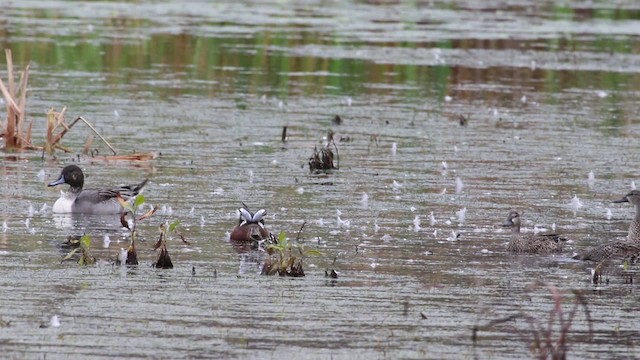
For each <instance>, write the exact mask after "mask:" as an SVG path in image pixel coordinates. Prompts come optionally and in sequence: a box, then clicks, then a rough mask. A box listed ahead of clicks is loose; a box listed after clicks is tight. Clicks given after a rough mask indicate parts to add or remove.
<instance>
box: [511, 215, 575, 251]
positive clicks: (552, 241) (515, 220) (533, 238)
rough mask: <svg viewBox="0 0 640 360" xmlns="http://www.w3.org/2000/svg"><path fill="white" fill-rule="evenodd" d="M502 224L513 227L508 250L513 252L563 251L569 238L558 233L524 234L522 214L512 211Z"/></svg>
mask: <svg viewBox="0 0 640 360" xmlns="http://www.w3.org/2000/svg"><path fill="white" fill-rule="evenodd" d="M502 226H505V227H510V228H511V240H509V245H508V246H507V251H510V252H513V253H529V254H549V253H557V252H560V251H562V248H563V247H564V242H565V241H567V239H565V238H563V237H561V236H560V235H558V234H538V235H536V234H523V233H521V232H520V214H518V212H517V211H511V212H510V213H509V216H508V217H507V221H505V222H504V224H502Z"/></svg>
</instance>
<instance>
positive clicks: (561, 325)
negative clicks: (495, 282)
mask: <svg viewBox="0 0 640 360" xmlns="http://www.w3.org/2000/svg"><path fill="white" fill-rule="evenodd" d="M540 288H546V289H547V290H548V291H549V293H550V295H551V298H552V300H553V309H552V310H551V311H549V314H548V318H547V320H546V322H545V321H543V320H541V318H540V317H536V316H532V315H530V314H528V313H526V312H525V311H519V312H517V313H516V314H514V315H511V316H507V317H505V318H500V319H495V320H491V321H489V322H488V323H487V324H486V325H483V326H474V328H473V330H472V340H473V344H474V345H475V344H476V343H477V341H478V333H479V332H480V331H485V330H490V329H493V328H494V327H496V326H497V325H501V324H504V323H508V322H511V321H513V320H517V319H522V320H524V321H526V322H527V323H528V329H527V330H521V329H515V330H512V331H515V333H518V334H519V335H521V336H522V337H523V338H524V339H525V340H526V341H531V340H533V343H532V346H531V348H532V351H533V352H534V353H535V355H536V357H537V358H538V359H554V360H556V359H565V358H566V356H567V352H568V347H567V337H568V335H569V330H570V329H571V325H572V324H573V320H574V319H575V317H576V314H577V312H578V310H579V309H580V308H582V309H583V311H584V314H585V318H586V320H587V324H588V327H589V337H590V338H591V337H592V336H593V320H592V319H591V312H590V311H589V307H588V306H587V302H586V300H585V298H584V296H583V295H582V293H580V292H579V291H576V290H573V291H572V294H573V303H572V305H571V308H570V310H569V311H565V310H564V307H563V302H564V301H565V297H564V294H563V292H562V291H561V290H560V289H558V288H557V287H555V286H553V285H551V284H547V283H544V282H542V281H538V282H536V283H534V284H533V285H531V286H530V287H529V290H530V291H534V290H538V289H540ZM554 327H555V328H557V331H554Z"/></svg>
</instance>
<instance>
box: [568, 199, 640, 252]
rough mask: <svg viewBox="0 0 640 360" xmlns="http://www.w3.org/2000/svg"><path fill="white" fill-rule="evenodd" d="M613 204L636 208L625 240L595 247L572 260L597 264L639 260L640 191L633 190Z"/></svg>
mask: <svg viewBox="0 0 640 360" xmlns="http://www.w3.org/2000/svg"><path fill="white" fill-rule="evenodd" d="M613 202H614V203H624V202H628V203H631V204H633V205H634V206H635V208H636V215H635V217H634V218H633V221H631V224H630V225H629V233H628V234H627V238H626V239H625V240H618V241H612V242H608V243H605V244H601V245H598V246H595V247H593V248H591V249H588V250H586V251H585V252H583V253H581V254H578V255H576V256H574V257H573V258H574V259H576V260H591V261H597V262H600V261H603V260H607V259H631V261H632V262H635V260H636V259H638V258H640V191H638V190H633V191H631V192H629V193H628V194H627V195H625V196H624V197H623V198H622V199H619V200H615V201H613Z"/></svg>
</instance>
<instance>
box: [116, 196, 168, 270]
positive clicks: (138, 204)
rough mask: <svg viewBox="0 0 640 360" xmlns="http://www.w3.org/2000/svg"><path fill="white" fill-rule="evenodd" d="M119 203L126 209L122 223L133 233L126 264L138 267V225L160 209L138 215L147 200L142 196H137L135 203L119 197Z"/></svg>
mask: <svg viewBox="0 0 640 360" xmlns="http://www.w3.org/2000/svg"><path fill="white" fill-rule="evenodd" d="M118 201H119V202H120V204H121V205H122V207H123V208H124V211H123V212H122V214H121V215H120V223H121V224H122V226H124V227H125V228H127V229H129V231H130V232H131V235H130V241H129V247H128V248H127V258H126V260H125V261H124V263H125V265H138V253H137V252H136V238H137V236H138V232H137V228H138V223H140V222H141V221H143V220H145V219H148V218H150V217H151V216H153V214H155V213H156V211H157V210H158V208H157V207H154V208H152V209H151V210H149V211H147V212H146V213H143V214H142V215H138V213H140V212H141V211H142V205H144V203H145V198H144V195H142V194H139V195H138V196H136V197H135V199H134V200H133V202H129V201H127V200H125V199H124V198H123V197H122V196H120V195H118Z"/></svg>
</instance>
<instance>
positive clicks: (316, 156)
mask: <svg viewBox="0 0 640 360" xmlns="http://www.w3.org/2000/svg"><path fill="white" fill-rule="evenodd" d="M332 147H333V149H332ZM334 149H335V154H334V152H333V150H334ZM334 157H335V158H336V160H337V164H338V165H337V166H336V165H334V162H333V159H334ZM339 166H340V160H339V157H338V147H337V146H336V143H335V141H334V140H333V134H332V133H331V132H330V133H329V137H328V141H327V145H325V146H323V147H321V148H320V150H318V148H317V147H314V148H313V154H311V157H310V158H309V171H310V172H312V173H315V174H318V173H322V172H325V173H326V172H330V171H331V170H334V169H335V170H337V169H338V168H339Z"/></svg>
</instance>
